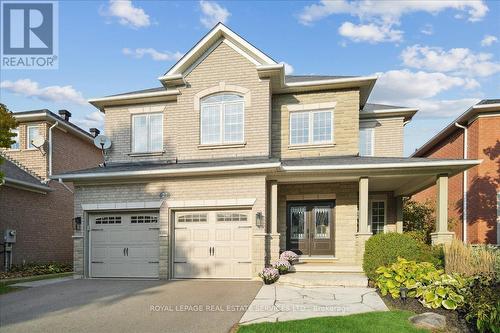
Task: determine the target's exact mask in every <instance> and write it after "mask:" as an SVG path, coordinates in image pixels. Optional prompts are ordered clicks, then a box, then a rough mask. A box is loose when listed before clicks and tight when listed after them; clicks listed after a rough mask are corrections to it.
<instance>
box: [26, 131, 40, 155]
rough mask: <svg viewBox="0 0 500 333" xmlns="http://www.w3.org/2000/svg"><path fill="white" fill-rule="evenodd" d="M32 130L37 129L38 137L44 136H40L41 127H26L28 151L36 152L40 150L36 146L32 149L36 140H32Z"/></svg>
mask: <svg viewBox="0 0 500 333" xmlns="http://www.w3.org/2000/svg"><path fill="white" fill-rule="evenodd" d="M30 128H36V130H37V133H38V135H37V137H43V136H42V135H40V126H39V125H27V126H26V150H36V149H38V148H36V147H35V146H33V147H31V141H33V139H34V138H31V135H30Z"/></svg>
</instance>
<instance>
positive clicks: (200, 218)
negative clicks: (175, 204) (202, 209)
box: [177, 213, 208, 222]
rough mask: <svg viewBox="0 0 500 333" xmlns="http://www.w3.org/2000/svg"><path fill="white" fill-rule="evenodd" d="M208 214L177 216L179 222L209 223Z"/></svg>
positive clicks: (179, 214)
mask: <svg viewBox="0 0 500 333" xmlns="http://www.w3.org/2000/svg"><path fill="white" fill-rule="evenodd" d="M207 218H208V215H207V213H188V214H181V213H178V214H177V222H207V220H208V219H207Z"/></svg>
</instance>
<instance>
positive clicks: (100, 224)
mask: <svg viewBox="0 0 500 333" xmlns="http://www.w3.org/2000/svg"><path fill="white" fill-rule="evenodd" d="M90 223H91V232H90V244H91V249H90V262H91V267H90V275H91V276H92V277H145V278H154V277H158V257H159V247H158V232H159V219H158V213H157V212H133V213H126V214H124V213H121V214H116V213H115V214H94V215H91V216H90Z"/></svg>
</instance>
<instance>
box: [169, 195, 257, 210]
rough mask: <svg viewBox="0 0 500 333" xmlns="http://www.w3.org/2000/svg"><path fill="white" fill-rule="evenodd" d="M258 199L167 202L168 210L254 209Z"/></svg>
mask: <svg viewBox="0 0 500 333" xmlns="http://www.w3.org/2000/svg"><path fill="white" fill-rule="evenodd" d="M256 201H257V199H256V198H241V199H216V200H168V199H167V200H166V201H165V204H166V206H167V207H168V208H177V209H178V208H194V207H232V206H234V207H246V206H248V207H252V206H253V205H254V204H255V202H256Z"/></svg>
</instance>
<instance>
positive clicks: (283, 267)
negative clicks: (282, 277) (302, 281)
mask: <svg viewBox="0 0 500 333" xmlns="http://www.w3.org/2000/svg"><path fill="white" fill-rule="evenodd" d="M273 267H274V268H276V269H277V270H278V271H279V273H280V274H286V273H288V271H289V270H290V267H292V265H290V263H289V262H288V260H282V259H280V260H278V261H276V262H275V263H274V264H273Z"/></svg>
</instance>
